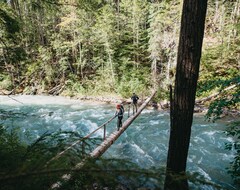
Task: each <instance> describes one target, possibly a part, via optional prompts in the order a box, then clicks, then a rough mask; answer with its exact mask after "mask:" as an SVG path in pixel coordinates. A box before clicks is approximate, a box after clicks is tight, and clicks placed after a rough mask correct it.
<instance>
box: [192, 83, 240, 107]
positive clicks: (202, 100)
mask: <svg viewBox="0 0 240 190" xmlns="http://www.w3.org/2000/svg"><path fill="white" fill-rule="evenodd" d="M239 84H240V83H237V84H234V85H231V86H229V87H227V88H224V89H223V90H222V91H220V92H216V93H214V94H211V95H210V96H208V97H205V98H202V99H199V100H196V101H195V103H196V104H199V103H204V102H206V101H209V100H211V99H213V98H215V97H216V96H218V95H219V94H221V93H222V92H224V91H227V90H231V89H233V88H235V87H236V86H238V85H239Z"/></svg>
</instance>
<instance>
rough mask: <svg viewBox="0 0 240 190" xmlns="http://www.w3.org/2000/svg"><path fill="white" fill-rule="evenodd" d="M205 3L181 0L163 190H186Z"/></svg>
mask: <svg viewBox="0 0 240 190" xmlns="http://www.w3.org/2000/svg"><path fill="white" fill-rule="evenodd" d="M206 10H207V0H184V2H183V11H182V20H181V31H180V39H179V47H178V57H177V69H176V79H175V88H174V99H173V103H172V105H173V108H172V116H171V130H170V140H169V150H168V157H167V175H166V179H165V189H171V190H173V189H174V190H175V189H176V190H177V189H181V190H182V189H188V184H187V179H186V178H185V177H180V178H178V180H176V178H175V177H176V174H177V175H178V177H179V175H181V174H184V173H185V171H186V162H187V155H188V149H189V142H190V136H191V126H192V120H193V111H194V102H195V94H196V87H197V80H198V75H199V65H200V58H201V50H202V41H203V36H204V24H205V17H206Z"/></svg>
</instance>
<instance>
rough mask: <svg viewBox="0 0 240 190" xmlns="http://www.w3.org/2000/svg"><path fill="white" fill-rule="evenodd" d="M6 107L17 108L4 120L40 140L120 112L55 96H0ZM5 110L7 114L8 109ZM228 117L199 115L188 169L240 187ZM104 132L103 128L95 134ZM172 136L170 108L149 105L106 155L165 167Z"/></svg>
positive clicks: (89, 127) (224, 186)
mask: <svg viewBox="0 0 240 190" xmlns="http://www.w3.org/2000/svg"><path fill="white" fill-rule="evenodd" d="M0 108H1V110H4V111H8V112H11V113H13V114H12V117H9V118H4V119H3V120H2V121H1V122H2V123H3V124H4V125H5V126H8V127H12V126H14V127H18V128H19V129H21V132H22V138H23V140H24V141H34V140H36V139H37V138H38V137H39V136H40V135H41V134H43V133H44V132H46V131H50V132H51V131H57V130H60V129H61V130H67V131H68V130H69V131H79V132H81V133H83V134H88V133H90V132H91V131H93V130H95V129H96V128H97V127H98V126H99V125H101V124H102V123H104V122H105V121H107V120H108V119H109V118H111V117H112V116H113V114H114V112H115V107H114V105H110V104H99V103H98V104H97V103H89V102H81V101H78V100H71V99H67V98H62V97H51V96H11V98H9V97H7V96H0ZM0 114H1V115H0V116H1V117H2V118H3V117H4V115H3V113H0ZM126 118H127V116H125V117H124V120H125V119H126ZM228 122H229V121H228V120H224V121H221V122H217V123H210V122H206V121H205V120H204V116H203V115H195V116H194V121H193V126H192V135H191V143H190V149H189V154H188V162H187V170H188V171H189V172H190V173H194V172H197V173H198V174H200V175H201V176H203V177H204V178H205V179H206V180H207V181H211V183H214V184H217V185H218V186H221V187H222V188H221V189H230V190H235V189H237V187H234V185H233V181H232V179H231V177H230V176H229V174H228V173H227V170H226V167H228V166H229V162H230V161H232V159H233V152H231V151H228V150H225V149H224V147H225V143H227V142H232V141H233V139H232V138H230V137H227V136H226V135H225V134H224V130H225V128H226V125H227V123H228ZM114 130H116V122H115V121H114V122H112V123H111V124H110V125H109V126H108V129H107V134H110V133H111V132H112V131H114ZM27 132H28V133H31V139H27V138H26V136H25V135H23V134H24V133H27ZM102 134H103V131H102V130H100V131H98V132H97V134H96V135H95V136H99V137H100V136H102ZM168 140H169V113H168V112H165V111H157V110H150V109H145V110H143V112H142V113H141V115H140V116H139V117H138V118H137V119H136V120H135V121H134V122H133V123H132V124H131V126H130V127H129V128H128V129H127V130H126V131H125V132H124V133H123V134H122V135H121V136H120V138H119V139H118V140H117V141H116V142H114V144H113V145H112V146H111V148H109V149H108V150H107V152H106V153H105V154H104V155H103V157H105V158H124V159H127V160H129V161H131V162H133V163H135V164H137V165H138V166H139V167H141V168H144V169H148V168H151V167H160V168H161V167H162V168H165V166H166V160H167V150H168ZM153 183H154V182H153ZM150 186H151V185H150ZM190 186H191V185H190ZM192 189H204V190H207V189H209V190H210V189H216V188H215V187H214V186H209V185H202V186H201V187H198V188H196V187H195V188H194V186H193V187H192Z"/></svg>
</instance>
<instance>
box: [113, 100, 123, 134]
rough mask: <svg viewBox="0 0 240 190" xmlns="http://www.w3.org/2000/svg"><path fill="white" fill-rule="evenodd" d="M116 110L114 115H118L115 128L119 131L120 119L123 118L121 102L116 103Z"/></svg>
mask: <svg viewBox="0 0 240 190" xmlns="http://www.w3.org/2000/svg"><path fill="white" fill-rule="evenodd" d="M116 108H117V110H116V113H115V115H117V117H118V121H117V129H118V131H119V129H120V127H122V119H123V114H124V107H123V105H122V104H117V106H116Z"/></svg>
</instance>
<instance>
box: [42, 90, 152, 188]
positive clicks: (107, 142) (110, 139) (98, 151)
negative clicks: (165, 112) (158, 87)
mask: <svg viewBox="0 0 240 190" xmlns="http://www.w3.org/2000/svg"><path fill="white" fill-rule="evenodd" d="M155 94H156V91H155V90H154V91H153V92H152V94H151V96H150V97H148V98H147V99H146V100H145V101H144V102H143V103H142V104H141V106H140V107H139V108H138V110H137V112H136V113H135V114H133V115H131V116H129V117H128V119H127V120H126V121H125V122H124V123H123V124H122V127H120V129H119V130H118V131H114V132H113V133H111V134H110V135H109V136H106V127H107V125H108V124H109V123H110V122H111V121H113V119H114V118H115V117H116V116H113V117H112V118H110V119H109V120H108V121H106V122H105V123H103V124H102V125H100V126H99V127H98V128H97V129H95V130H94V131H93V132H91V133H90V134H88V135H86V136H84V137H83V138H81V139H79V140H77V141H76V142H74V143H72V144H71V145H70V146H68V147H67V148H66V149H65V150H64V151H62V152H60V153H58V154H57V155H56V156H55V157H53V158H52V159H51V160H49V161H48V163H47V164H46V167H47V165H48V164H49V163H50V162H52V161H53V160H56V159H58V158H59V157H61V155H63V154H64V153H66V152H67V151H68V150H69V149H71V148H73V147H74V146H75V145H77V144H78V143H81V142H84V140H86V139H88V138H90V137H91V136H92V135H93V134H95V133H96V132H97V131H99V130H100V129H102V128H103V141H102V143H101V144H100V145H99V146H97V147H96V148H95V149H94V150H93V151H92V152H90V153H89V155H88V156H86V157H85V158H84V159H83V160H82V161H81V162H80V163H78V164H76V165H75V166H74V167H73V168H72V170H73V171H74V170H80V169H81V168H82V167H83V166H84V165H85V164H86V162H87V161H88V160H90V159H97V158H99V157H100V156H101V155H102V154H104V152H106V151H107V149H108V148H109V147H110V146H111V145H112V144H113V143H114V142H115V141H116V140H117V139H118V137H120V136H121V134H123V132H124V131H125V130H126V129H127V128H128V127H129V126H130V125H131V123H132V122H133V121H134V120H135V119H136V118H137V117H138V116H139V115H140V113H141V112H142V111H143V110H144V108H145V107H146V106H147V104H148V103H149V102H150V100H151V99H152V98H153V97H154V95H155ZM71 177H72V174H71V173H70V172H69V173H66V174H64V175H62V176H61V179H60V180H59V181H57V182H56V183H54V184H52V186H51V189H58V188H60V187H61V185H62V183H63V182H67V181H69V180H70V179H71Z"/></svg>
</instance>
